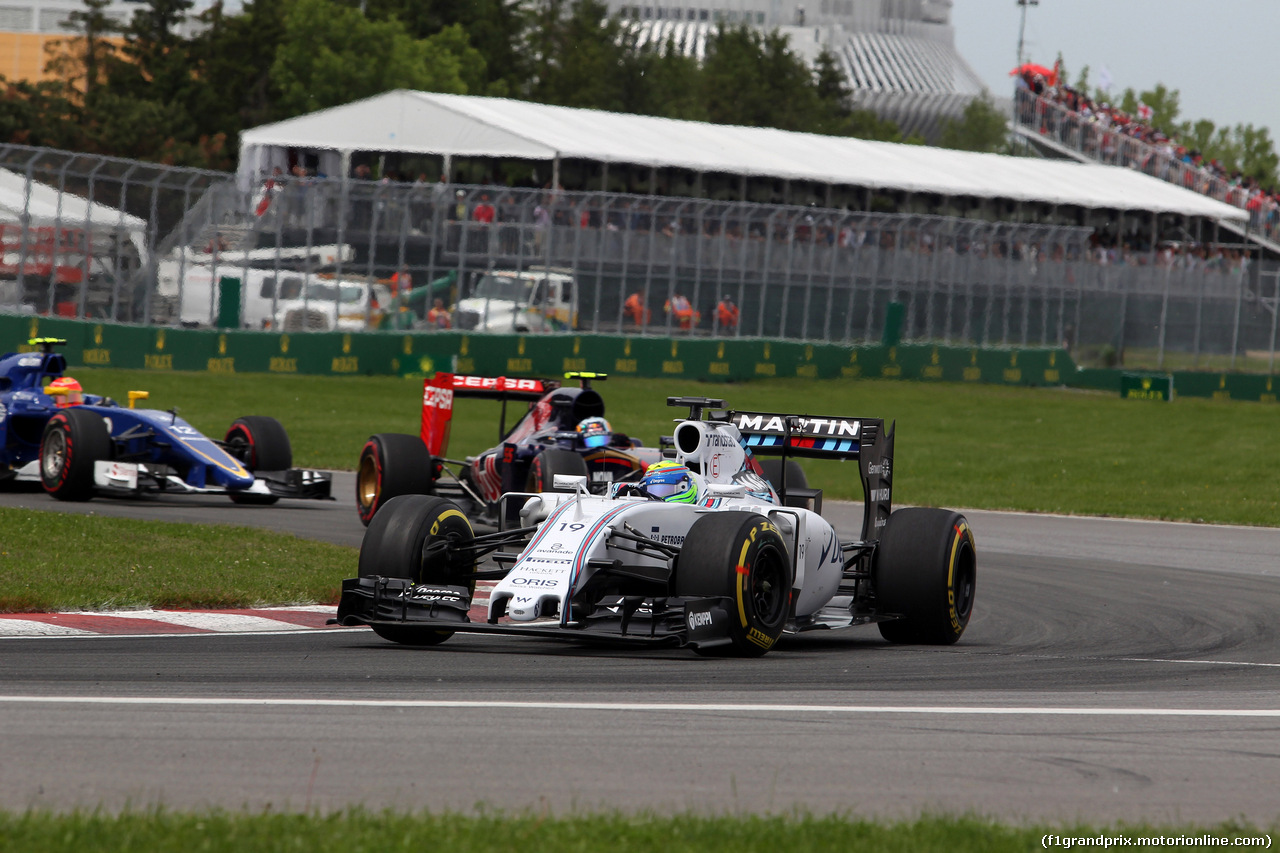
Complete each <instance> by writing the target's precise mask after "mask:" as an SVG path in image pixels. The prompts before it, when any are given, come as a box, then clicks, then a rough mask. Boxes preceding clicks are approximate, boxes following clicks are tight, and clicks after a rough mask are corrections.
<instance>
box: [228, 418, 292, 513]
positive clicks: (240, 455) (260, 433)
mask: <svg viewBox="0 0 1280 853" xmlns="http://www.w3.org/2000/svg"><path fill="white" fill-rule="evenodd" d="M222 441H223V444H224V445H225V446H226V448H227V452H228V453H230V454H231V455H232V456H234V457H235V458H236V459H239V460H240V462H241V463H243V464H244V467H245V468H247V469H249V471H250V472H254V471H286V470H288V469H289V468H292V467H293V445H292V444H290V443H289V433H288V432H286V431H285V428H284V424H282V423H280V422H279V421H278V420H276V419H275V418H272V417H268V416H266V415H246V416H244V417H242V418H236V419H235V420H234V421H232V423H231V427H230V428H229V429H228V430H227V434H226V436H225V437H224V438H223V440H222ZM227 495H228V497H230V498H231V502H232V503H237V504H248V505H251V506H270V505H271V504H274V503H275V502H276V501H278V500H280V498H279V496H278V495H260V494H246V493H243V492H228V493H227Z"/></svg>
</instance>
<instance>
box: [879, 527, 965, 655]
mask: <svg viewBox="0 0 1280 853" xmlns="http://www.w3.org/2000/svg"><path fill="white" fill-rule="evenodd" d="M872 574H873V576H874V578H875V595H876V609H877V610H879V611H881V612H883V613H886V614H893V615H896V616H897V617H898V618H896V619H893V620H892V621H888V622H880V623H879V627H880V635H881V636H882V637H884V638H885V639H886V640H888V641H889V642H891V643H925V644H930V645H950V644H951V643H954V642H955V641H956V640H958V639H960V635H961V634H963V633H964V629H965V627H966V626H967V625H968V624H969V617H970V615H972V613H973V599H974V592H975V590H976V588H977V578H978V560H977V552H976V550H975V549H974V544H973V531H972V530H971V529H970V528H969V522H968V521H967V520H965V517H964V516H963V515H961V514H960V513H958V512H952V511H951V510H945V509H932V508H928V507H909V508H907V509H900V510H898V511H897V512H895V513H893V514H892V515H890V516H889V521H888V523H886V524H885V526H884V533H883V534H882V535H881V537H880V545H879V547H877V548H876V555H875V561H874V565H873V567H872Z"/></svg>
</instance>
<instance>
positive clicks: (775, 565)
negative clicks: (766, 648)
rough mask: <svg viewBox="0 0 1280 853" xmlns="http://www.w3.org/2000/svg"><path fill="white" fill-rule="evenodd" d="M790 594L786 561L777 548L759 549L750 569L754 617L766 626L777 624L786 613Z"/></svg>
mask: <svg viewBox="0 0 1280 853" xmlns="http://www.w3.org/2000/svg"><path fill="white" fill-rule="evenodd" d="M790 593H791V590H790V589H789V586H788V583H787V571H786V560H784V559H783V557H782V554H781V553H780V552H779V551H778V549H777V548H773V547H769V546H766V547H764V548H761V549H760V552H759V553H758V554H757V555H756V560H755V565H753V566H752V567H751V605H752V607H753V608H754V609H755V612H756V616H757V617H758V618H759V619H760V621H761V622H763V623H764V624H766V625H773V624H775V623H777V622H779V621H780V620H781V619H782V617H783V615H784V614H785V612H786V608H787V599H788V597H789V595H790Z"/></svg>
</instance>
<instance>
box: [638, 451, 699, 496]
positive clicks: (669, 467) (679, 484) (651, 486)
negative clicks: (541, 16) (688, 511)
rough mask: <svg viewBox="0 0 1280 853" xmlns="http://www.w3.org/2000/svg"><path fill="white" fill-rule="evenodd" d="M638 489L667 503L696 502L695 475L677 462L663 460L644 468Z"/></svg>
mask: <svg viewBox="0 0 1280 853" xmlns="http://www.w3.org/2000/svg"><path fill="white" fill-rule="evenodd" d="M639 488H640V491H642V492H643V493H644V494H646V495H648V496H649V497H651V498H657V499H658V500H662V501H667V502H669V503H682V504H692V503H697V502H698V492H699V489H698V480H697V477H696V475H694V473H693V472H692V471H690V470H689V469H688V468H687V467H686V466H684V465H681V464H680V463H679V462H671V461H670V460H665V459H664V460H663V461H661V462H655V463H653V464H652V465H650V466H649V467H648V468H647V469H645V472H644V477H642V478H641V479H640V484H639Z"/></svg>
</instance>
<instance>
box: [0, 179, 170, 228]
mask: <svg viewBox="0 0 1280 853" xmlns="http://www.w3.org/2000/svg"><path fill="white" fill-rule="evenodd" d="M24 210H25V211H26V212H27V215H28V216H30V217H31V219H30V223H31V225H33V226H39V225H55V224H56V225H59V226H61V227H63V228H75V227H83V225H84V223H85V222H86V221H87V222H89V223H90V224H91V225H96V226H99V227H101V228H113V229H114V228H120V229H123V230H126V231H139V232H140V231H142V230H144V229H145V227H146V221H145V220H142V219H139V218H138V217H136V216H133V215H132V214H128V213H125V212H124V211H122V210H118V209H117V208H114V207H110V206H108V205H105V204H99V203H98V202H96V201H89V200H88V199H85V198H83V197H82V196H78V195H76V194H75V193H72V192H59V190H58V188H57V187H51V186H49V185H48V184H42V183H40V182H39V181H32V182H31V197H30V200H29V201H28V198H27V178H26V176H25V175H20V174H18V173H17V172H12V171H10V170H8V169H0V219H4V220H11V221H17V220H18V219H19V217H20V216H21V215H22V213H23V211H24Z"/></svg>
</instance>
